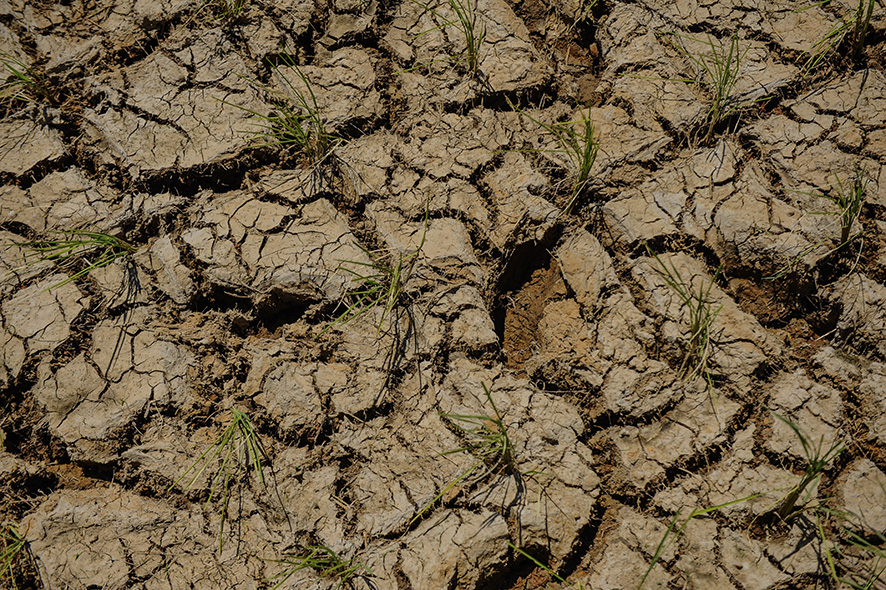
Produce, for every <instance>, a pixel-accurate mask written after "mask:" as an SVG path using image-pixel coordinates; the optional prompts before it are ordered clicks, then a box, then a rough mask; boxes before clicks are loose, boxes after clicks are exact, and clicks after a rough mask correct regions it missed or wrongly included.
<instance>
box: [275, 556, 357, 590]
mask: <svg viewBox="0 0 886 590" xmlns="http://www.w3.org/2000/svg"><path fill="white" fill-rule="evenodd" d="M274 561H275V562H276V563H281V564H284V565H286V566H287V567H286V569H285V570H283V571H282V572H280V573H279V574H277V575H276V576H274V577H273V578H271V579H270V581H274V580H277V579H279V581H278V582H277V584H276V585H274V588H273V589H272V590H276V589H277V588H279V587H280V586H282V585H283V584H284V583H285V582H286V580H288V579H289V578H291V577H292V576H293V575H294V574H295V573H296V572H298V571H300V570H304V569H311V570H314V571H315V572H317V574H318V575H319V576H320V577H321V578H334V579H338V584H336V585H335V588H336V589H337V588H341V587H342V586H344V585H345V584H348V583H349V582H350V581H351V579H353V578H355V577H357V576H360V575H363V574H361V573H360V572H361V571H364V572H366V573H368V574H370V575H371V574H372V571H371V570H370V569H369V568H368V567H366V566H365V565H363V564H362V563H359V562H357V561H355V560H353V559H351V560H349V561H344V560H343V559H342V558H341V557H339V556H338V554H337V553H336V552H335V551H333V550H332V549H330V548H329V547H327V546H326V545H309V546H307V547H305V548H304V551H303V552H302V553H301V554H300V555H293V556H288V557H285V558H284V559H280V560H274Z"/></svg>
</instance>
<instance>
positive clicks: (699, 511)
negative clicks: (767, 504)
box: [637, 492, 765, 590]
mask: <svg viewBox="0 0 886 590" xmlns="http://www.w3.org/2000/svg"><path fill="white" fill-rule="evenodd" d="M764 493H765V492H763V493H759V494H752V495H750V496H745V497H744V498H739V499H737V500H730V501H729V502H724V503H723V504H717V505H716V506H709V507H707V508H694V509H693V510H692V512H691V513H690V514H689V516H687V517H686V519H685V520H684V521H683V522H682V524H680V526H677V523H678V522H680V514H681V512H682V510H677V513H676V514H674V517H673V518H672V519H671V523H670V524H669V525H668V529H667V530H666V531H665V534H664V536H663V537H662V538H661V541H659V543H658V546H656V548H655V553H654V554H653V555H652V560H651V562H650V563H649V567H648V568H647V569H646V573H645V574H643V578H642V579H641V580H640V584H639V585H638V586H637V590H642V589H643V585H644V584H645V583H646V579H647V578H648V577H649V574H650V573H652V570H653V568H655V564H657V563H658V562H659V561H661V558H662V555H663V554H664V552H665V550H667V549H668V547H670V546H671V545H673V544H674V543H675V542H676V541H677V539H679V538H680V535H682V534H683V532H684V531H685V530H686V527H687V526H688V525H689V523H690V522H692V521H693V520H694V519H696V518H698V517H701V516H705V515H707V514H710V513H711V512H716V511H717V510H722V509H723V508H728V507H729V506H734V505H736V504H741V503H742V502H747V501H748V500H753V499H754V498H758V497H760V496H762V495H763V494H764Z"/></svg>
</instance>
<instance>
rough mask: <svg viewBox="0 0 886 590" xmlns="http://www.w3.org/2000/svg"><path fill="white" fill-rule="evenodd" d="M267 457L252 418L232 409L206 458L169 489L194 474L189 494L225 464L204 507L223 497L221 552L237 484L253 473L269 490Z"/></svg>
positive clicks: (189, 482) (189, 483)
mask: <svg viewBox="0 0 886 590" xmlns="http://www.w3.org/2000/svg"><path fill="white" fill-rule="evenodd" d="M265 457H266V453H265V451H264V448H263V447H262V444H261V441H260V440H259V438H258V434H257V433H256V432H255V428H254V427H253V425H252V421H251V420H250V419H249V416H247V415H246V414H245V413H243V412H241V411H240V410H238V409H236V408H231V423H230V424H229V425H228V426H227V428H225V430H224V432H222V434H221V435H220V436H219V437H218V438H217V439H216V440H215V442H214V443H212V445H210V446H209V448H208V449H206V450H205V451H203V454H201V455H200V456H199V457H198V458H197V460H196V461H194V463H193V464H192V465H191V466H190V467H188V469H187V470H186V471H185V472H184V473H183V474H182V475H181V477H179V478H178V479H177V480H175V482H173V484H172V485H171V486H169V490H172V489H173V488H175V487H176V486H177V485H178V484H179V483H181V482H182V480H184V479H185V478H186V477H188V475H189V474H190V475H191V477H190V479H189V480H188V482H187V483H186V484H185V485H184V489H185V490H188V489H190V488H191V486H193V485H194V482H195V481H197V478H198V477H200V475H202V474H203V472H205V471H206V470H207V469H209V468H210V465H212V464H217V462H218V461H220V462H221V464H220V465H219V467H218V470H217V471H216V472H215V475H214V476H213V477H212V480H211V484H210V489H209V497H208V498H207V499H206V502H205V503H204V508H208V507H209V504H210V502H212V499H213V498H214V497H216V496H217V495H220V496H221V498H220V499H221V502H220V508H221V514H220V523H219V529H218V549H219V551H221V550H222V542H223V539H224V537H223V533H224V527H225V521H226V520H227V516H228V503H229V502H230V499H231V490H232V486H233V483H234V481H235V480H236V479H237V478H238V477H239V476H240V474H241V473H243V472H246V473H248V472H250V471H251V472H252V474H253V477H254V478H255V479H256V481H257V483H258V485H259V487H260V488H265V476H264V471H263V470H262V459H263V458H265Z"/></svg>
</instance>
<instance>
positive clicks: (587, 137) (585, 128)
mask: <svg viewBox="0 0 886 590" xmlns="http://www.w3.org/2000/svg"><path fill="white" fill-rule="evenodd" d="M508 104H509V105H510V107H511V108H512V109H514V110H515V111H517V112H518V113H520V114H521V115H523V116H524V117H526V118H527V119H529V120H530V121H532V122H533V123H535V124H536V125H538V126H539V127H541V128H542V129H544V130H545V131H547V132H548V133H550V134H551V135H553V136H554V137H555V138H556V139H557V142H558V143H559V144H560V146H561V149H559V150H551V151H553V152H555V153H562V154H566V156H567V158H569V161H570V163H571V164H572V167H573V173H574V180H573V182H572V190H571V191H570V196H569V201H568V202H567V203H566V207H564V208H563V212H564V213H566V214H569V213H571V212H572V209H573V208H574V207H575V204H576V202H578V198H579V197H580V196H581V195H582V194H583V193H584V192H585V189H586V188H587V185H588V183H589V182H590V180H591V168H593V166H594V162H595V161H596V160H597V152H598V151H599V149H600V142H599V139H598V138H597V137H595V131H594V125H593V123H591V118H590V107H588V114H587V115H586V114H585V113H582V115H581V118H580V119H579V120H577V121H566V122H563V123H553V124H551V123H543V122H542V121H539V120H538V119H536V118H534V117H533V116H532V115H530V114H529V113H527V112H526V111H524V110H522V109H521V108H520V107H518V106H516V105H514V103H512V102H511V101H510V99H508ZM576 126H578V127H579V130H578V131H576V129H575V128H576ZM529 151H535V152H537V151H543V150H529Z"/></svg>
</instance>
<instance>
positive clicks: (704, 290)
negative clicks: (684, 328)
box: [646, 245, 723, 387]
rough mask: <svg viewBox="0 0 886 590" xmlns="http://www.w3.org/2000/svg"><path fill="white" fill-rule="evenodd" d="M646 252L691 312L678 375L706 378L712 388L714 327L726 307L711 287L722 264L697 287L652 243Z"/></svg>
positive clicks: (683, 377) (685, 377)
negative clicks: (714, 297)
mask: <svg viewBox="0 0 886 590" xmlns="http://www.w3.org/2000/svg"><path fill="white" fill-rule="evenodd" d="M646 251H647V252H648V253H649V255H650V256H652V257H653V258H655V261H656V262H657V263H658V268H654V270H655V272H656V273H658V275H659V276H660V277H661V278H662V279H664V281H665V283H667V285H668V287H670V288H671V290H673V291H674V293H676V295H677V297H678V298H679V299H680V303H681V304H682V306H683V307H684V308H685V309H686V312H687V315H688V319H689V342H688V343H687V344H686V350H685V352H684V354H683V361H682V362H681V364H680V370H679V372H678V375H679V377H680V379H683V380H686V379H688V380H692V379H695V378H696V377H703V378H704V379H705V380H706V381H707V383H708V386H709V387H712V386H713V384H712V382H711V376H710V372H709V370H708V361H709V360H710V356H711V351H712V349H713V346H712V343H711V334H712V326H713V323H714V320H716V319H717V316H718V315H719V313H720V310H722V309H723V306H722V305H720V306H718V307H714V302H713V300H712V299H711V297H710V294H711V288H712V287H713V286H714V283H715V282H716V281H717V277H718V276H719V275H720V271H721V270H722V266H721V267H720V268H718V269H717V272H716V273H714V277H713V278H712V279H711V280H710V281H701V282H699V283H698V286H697V287H693V286H692V283H691V281H690V282H686V280H684V279H683V276H682V275H681V274H680V271H678V270H677V267H676V266H674V263H673V262H672V263H671V264H670V265H668V263H667V262H665V261H664V260H662V259H661V258H660V257H659V256H658V254H655V253H654V252H653V251H652V249H651V248H649V246H648V245H647V246H646Z"/></svg>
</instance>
